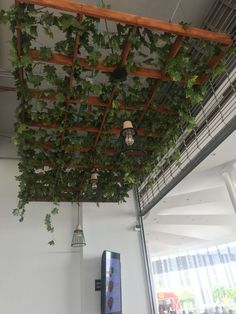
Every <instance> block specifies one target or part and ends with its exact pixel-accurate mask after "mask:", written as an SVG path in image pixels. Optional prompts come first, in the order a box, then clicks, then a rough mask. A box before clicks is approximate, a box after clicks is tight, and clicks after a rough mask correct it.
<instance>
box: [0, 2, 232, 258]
mask: <svg viewBox="0 0 236 314" xmlns="http://www.w3.org/2000/svg"><path fill="white" fill-rule="evenodd" d="M178 2H179V1H178V0H158V1H153V0H148V1H146V0H133V1H127V0H120V1H115V0H112V1H109V3H111V5H112V8H114V9H117V10H122V11H126V12H129V13H134V14H140V15H144V16H149V17H153V18H158V19H164V20H170V19H171V17H172V21H174V22H180V21H184V22H191V23H192V25H194V26H199V25H200V24H201V22H202V20H203V18H204V16H205V14H206V12H207V11H208V8H209V7H210V6H211V5H212V4H213V3H214V0H198V1H193V0H182V1H181V2H180V4H181V5H179V6H178ZM13 3H14V1H9V0H1V2H0V9H2V8H7V7H8V6H9V5H10V4H13ZM86 3H92V4H96V3H97V1H86ZM106 3H108V1H106ZM0 38H1V47H0V70H1V69H3V70H6V72H2V71H1V72H0V85H7V86H13V85H14V82H13V79H12V77H11V75H10V74H9V71H10V70H11V68H10V63H9V61H8V57H9V38H10V33H9V32H8V31H7V30H6V27H2V26H1V27H0ZM16 103H17V100H16V96H15V93H13V92H4V93H3V92H2V93H1V99H0V158H17V155H16V151H15V147H14V145H13V144H11V141H10V138H9V137H11V136H12V134H13V130H14V121H15V108H16ZM235 142H236V133H234V134H232V135H231V137H230V138H228V139H227V140H226V141H225V142H224V143H223V144H222V145H221V146H220V147H218V148H217V149H216V150H215V152H214V153H212V154H211V155H210V156H209V157H208V158H207V159H206V160H205V161H204V162H202V163H201V164H200V165H199V166H198V168H197V169H195V170H194V171H193V172H192V173H191V174H190V175H189V176H188V177H187V178H185V179H184V180H183V181H182V182H181V183H180V184H179V185H178V186H177V187H176V188H175V189H173V190H172V191H171V192H170V193H169V194H168V195H167V196H166V197H165V198H164V199H163V200H162V201H161V202H160V203H159V204H157V205H156V206H155V207H154V208H153V210H152V211H151V213H150V214H149V215H148V216H147V217H146V219H145V230H146V235H147V240H148V243H149V247H150V252H151V255H152V256H158V255H166V254H172V253H174V252H177V251H178V252H179V251H183V250H187V249H192V248H193V247H195V248H198V247H202V246H211V245H212V244H215V243H220V242H225V241H227V240H231V239H235V238H236V233H235V231H234V230H236V228H235V227H236V216H235V213H234V210H233V207H232V204H231V202H230V199H229V196H228V194H227V190H226V188H225V185H224V182H223V180H222V177H221V173H222V171H223V169H224V168H227V167H229V168H230V167H231V165H232V162H233V161H235V156H236V148H235Z"/></svg>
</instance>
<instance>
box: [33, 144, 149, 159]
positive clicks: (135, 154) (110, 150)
mask: <svg viewBox="0 0 236 314" xmlns="http://www.w3.org/2000/svg"><path fill="white" fill-rule="evenodd" d="M31 145H35V146H36V147H39V148H42V149H44V150H49V151H50V150H53V144H52V143H49V142H46V143H43V142H39V141H36V142H34V143H31ZM92 149H93V147H92V146H87V147H83V146H82V147H74V146H65V147H64V151H65V152H80V153H88V152H90V151H91V150H92ZM102 153H103V154H104V155H105V156H109V157H112V156H116V155H117V154H119V152H118V151H117V150H116V149H114V148H104V149H103V150H102ZM147 153H148V154H149V153H151V151H148V152H146V154H147ZM126 154H127V155H129V156H132V157H143V155H144V153H143V152H142V151H138V150H137V151H135V150H134V151H132V150H130V151H126Z"/></svg>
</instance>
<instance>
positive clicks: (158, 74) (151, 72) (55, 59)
mask: <svg viewBox="0 0 236 314" xmlns="http://www.w3.org/2000/svg"><path fill="white" fill-rule="evenodd" d="M173 49H174V48H173ZM30 55H31V58H32V59H33V60H34V61H40V62H41V61H42V62H45V63H53V64H59V65H68V66H71V64H72V58H71V57H68V56H64V55H60V54H56V53H53V54H52V57H51V58H50V59H48V60H47V61H45V60H42V59H41V58H40V56H39V51H38V50H35V49H32V50H30ZM78 60H79V62H80V64H81V66H82V67H83V68H84V69H87V70H96V71H101V72H109V73H111V72H113V71H114V70H115V69H116V68H117V66H118V65H115V66H106V65H102V64H98V65H95V66H92V65H90V64H89V63H88V62H87V60H86V59H84V58H79V59H78ZM128 75H130V76H138V77H148V78H153V79H157V80H162V81H172V79H171V77H170V76H169V75H167V74H165V73H164V71H161V70H156V69H150V68H144V67H138V68H137V69H136V70H133V71H130V72H128Z"/></svg>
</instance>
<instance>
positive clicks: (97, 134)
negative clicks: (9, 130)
mask: <svg viewBox="0 0 236 314" xmlns="http://www.w3.org/2000/svg"><path fill="white" fill-rule="evenodd" d="M22 3H24V4H34V5H37V6H42V7H46V8H52V9H56V10H60V11H63V12H65V11H66V12H69V13H72V14H76V16H77V18H78V21H79V22H80V23H82V21H83V19H84V18H86V17H93V18H97V19H99V20H103V19H105V20H106V21H113V22H115V23H122V24H125V25H128V26H132V28H130V32H129V35H130V33H132V32H133V33H136V32H137V30H138V29H144V28H147V29H150V30H152V31H157V32H164V33H169V34H173V35H174V36H175V38H174V40H173V43H172V44H171V46H170V49H169V51H168V54H167V55H166V62H168V61H169V60H171V59H174V58H175V57H176V56H177V55H178V53H179V51H180V50H181V48H182V47H183V44H184V41H185V39H186V38H193V39H197V40H203V41H210V42H215V43H219V44H220V45H222V47H223V49H221V50H220V51H219V53H217V54H215V55H214V56H212V57H211V58H210V59H209V60H208V62H207V64H206V66H207V68H208V69H214V68H215V67H216V66H217V65H218V64H219V62H220V61H221V60H222V58H223V57H224V54H225V53H226V52H227V50H228V49H229V47H230V46H231V44H232V40H231V38H230V36H229V35H227V34H222V33H214V32H211V31H207V30H202V29H198V28H192V27H190V28H185V27H184V26H182V25H179V24H173V23H168V22H164V21H159V20H154V19H151V18H145V17H141V16H135V15H131V14H127V13H122V12H117V11H114V10H111V9H106V8H98V7H95V6H91V5H87V4H81V3H76V2H71V1H65V0H64V1H63V0H60V1H52V0H26V1H19V0H16V5H20V4H22ZM128 38H129V36H128V37H127V40H126V41H125V43H124V46H123V48H122V53H121V56H120V62H119V64H116V65H113V66H107V65H104V64H100V63H99V64H96V65H91V63H89V62H88V60H87V59H86V58H84V57H81V56H80V55H79V51H80V44H81V42H80V33H79V32H78V33H77V34H76V37H75V42H74V53H73V55H70V56H68V55H62V54H58V53H53V54H52V56H51V57H50V59H48V60H47V61H45V60H42V59H41V58H40V52H39V50H37V49H33V48H32V49H31V50H30V56H31V58H32V59H33V60H34V62H42V63H46V64H50V63H51V64H55V65H58V66H69V67H71V75H70V76H69V77H67V78H66V79H67V81H68V90H67V95H70V92H71V91H72V89H73V83H74V76H73V72H74V68H75V65H76V62H78V61H79V63H80V65H81V67H82V68H83V69H84V70H86V71H92V72H93V71H98V72H106V73H112V72H113V71H114V70H115V69H116V68H117V67H118V66H125V64H126V61H127V59H128V57H129V53H130V52H131V50H132V42H131V41H130V40H129V39H128ZM21 41H22V35H21V26H20V24H18V27H17V53H18V57H19V58H20V57H21V55H22V48H21ZM128 76H129V77H140V78H142V79H152V86H151V88H150V90H149V92H148V94H149V95H148V97H147V98H146V99H143V102H142V103H141V104H128V105H127V104H126V103H125V101H124V100H119V101H118V103H119V108H118V109H119V110H122V111H130V112H132V114H133V119H131V120H132V121H133V122H134V124H135V127H136V128H137V137H138V138H140V139H142V138H143V139H144V140H146V141H148V140H149V139H150V140H151V141H154V142H155V141H159V140H160V136H159V134H158V133H156V132H148V133H147V132H146V125H145V119H146V117H148V119H150V116H151V115H153V118H154V119H155V118H156V117H157V115H159V116H160V119H161V115H164V116H166V115H170V116H175V115H176V112H174V111H173V110H170V109H169V108H168V107H167V106H165V104H160V105H159V106H158V107H153V106H152V105H153V101H154V100H155V97H156V95H157V93H158V91H159V88H160V82H164V83H163V84H165V82H169V81H171V80H172V79H171V77H170V76H169V75H167V74H166V73H165V71H164V68H163V69H156V68H150V67H149V68H148V67H143V66H142V67H137V68H136V69H134V70H131V71H129V72H128ZM207 79H208V76H207V75H206V73H202V74H199V75H198V77H197V80H196V85H203V84H204V83H205V82H206V81H207ZM19 80H20V82H21V84H22V86H23V85H24V82H25V74H24V70H23V68H20V69H19ZM177 84H178V83H177ZM180 84H182V85H183V84H184V82H180ZM29 91H30V93H31V96H32V98H35V99H43V100H45V101H47V102H53V101H55V99H56V91H55V95H52V93H50V95H48V93H47V90H44V89H35V88H29ZM117 93H118V87H117V85H116V84H113V86H112V88H111V90H110V95H108V98H107V100H106V101H102V100H101V99H100V97H99V96H94V95H88V96H87V98H86V99H84V98H83V99H81V98H70V97H67V96H66V97H65V98H66V99H65V102H64V104H65V106H68V105H79V104H87V105H88V110H89V111H91V110H92V109H91V108H98V110H102V115H101V119H100V120H99V121H96V124H97V125H96V126H95V125H86V124H83V125H81V124H75V125H71V123H70V122H71V121H68V117H67V114H65V116H64V119H63V122H62V124H63V125H62V127H63V130H62V132H61V135H60V136H61V139H60V144H61V149H62V151H64V153H65V154H66V153H67V152H68V153H69V152H70V153H71V152H74V153H75V156H77V155H76V154H77V153H78V152H79V153H81V154H90V157H89V158H88V159H89V162H88V163H87V164H78V163H70V164H66V165H64V166H65V168H68V169H81V170H82V171H87V172H88V173H89V174H90V173H91V171H93V170H94V169H97V170H105V176H107V175H108V174H109V173H112V172H113V171H114V169H117V168H118V167H119V157H117V156H119V153H120V144H119V145H116V144H115V145H114V146H113V147H106V148H104V149H103V154H104V155H106V156H108V157H109V158H111V159H110V162H105V163H104V164H100V163H97V162H96V160H93V161H92V162H91V153H93V154H94V151H96V150H97V149H98V150H99V149H100V147H99V145H100V142H101V141H102V139H103V137H107V136H112V137H115V139H117V138H118V137H119V134H120V132H121V130H122V129H121V128H122V125H120V127H119V126H117V125H113V126H111V127H110V126H109V123H108V122H109V121H108V120H109V113H110V111H111V110H112V106H113V101H114V100H115V99H116V97H117ZM21 97H22V99H21V105H22V106H23V105H24V99H23V97H24V96H23V95H22V96H21ZM183 101H185V100H184V99H183ZM22 113H23V115H25V114H26V112H25V110H24V109H23V110H22ZM148 119H147V123H148ZM173 121H174V120H173ZM157 123H158V121H157ZM107 125H108V126H107ZM60 127H61V125H58V124H57V123H50V124H44V123H41V122H37V123H35V122H34V123H31V124H30V128H32V129H36V130H37V129H39V130H40V129H47V130H56V129H58V128H60ZM66 131H73V132H82V133H83V134H84V135H85V136H87V134H88V135H91V134H92V137H91V138H92V139H93V141H92V144H91V145H90V146H80V147H77V148H76V149H75V148H73V147H70V146H67V145H66V143H65V132H66ZM115 143H118V142H116V141H115ZM139 144H140V145H143V143H139V140H137V145H139ZM34 145H35V147H36V148H37V149H38V148H39V149H42V150H44V151H45V150H46V151H47V150H49V151H50V150H53V143H52V142H40V141H36V142H35V143H34ZM146 153H147V154H145V158H144V156H143V154H142V153H141V154H140V151H139V149H137V150H135V149H134V150H133V151H130V152H129V154H128V156H129V157H130V158H143V159H142V160H143V161H142V162H141V164H142V163H143V165H141V166H140V163H139V164H138V166H137V165H136V164H135V163H134V172H135V171H137V172H138V171H139V170H140V169H142V167H145V160H146V158H152V157H151V153H150V155H149V152H148V151H147V152H146ZM112 158H113V159H112ZM45 166H46V167H49V168H53V167H54V164H53V163H44V164H41V165H38V164H35V169H43V168H44V167H45ZM137 168H138V169H137ZM40 175H41V173H37V176H36V177H37V178H38V177H40ZM42 176H43V172H42ZM88 177H89V176H88ZM119 180H120V182H121V184H122V180H123V178H122V177H119ZM127 187H128V186H127ZM67 189H69V188H64V190H63V193H64V194H63V196H62V199H61V200H71V199H70V198H67V196H66V195H67ZM114 194H115V191H114ZM32 200H46V201H47V200H52V199H51V198H50V196H47V195H46V194H44V195H43V196H42V197H40V196H32ZM80 200H83V201H90V200H95V198H94V196H93V197H92V198H91V197H89V196H87V195H85V196H84V198H83V197H82V198H81V195H80ZM96 200H97V201H113V200H115V201H117V198H116V197H115V196H114V199H112V198H110V199H106V198H104V197H101V196H100V197H99V199H96Z"/></svg>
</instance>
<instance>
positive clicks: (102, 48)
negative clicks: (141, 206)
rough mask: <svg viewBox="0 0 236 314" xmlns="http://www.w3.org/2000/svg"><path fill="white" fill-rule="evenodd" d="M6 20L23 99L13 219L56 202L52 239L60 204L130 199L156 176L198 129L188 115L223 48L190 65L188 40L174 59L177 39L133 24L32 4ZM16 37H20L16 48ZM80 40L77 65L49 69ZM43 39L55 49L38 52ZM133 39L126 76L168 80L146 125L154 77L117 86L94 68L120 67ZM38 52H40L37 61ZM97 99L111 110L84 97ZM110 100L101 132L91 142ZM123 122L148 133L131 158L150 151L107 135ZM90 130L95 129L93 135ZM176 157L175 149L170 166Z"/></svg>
mask: <svg viewBox="0 0 236 314" xmlns="http://www.w3.org/2000/svg"><path fill="white" fill-rule="evenodd" d="M0 23H8V24H9V27H10V29H11V31H12V33H13V37H12V50H11V53H10V59H11V62H12V67H13V74H14V76H15V86H16V92H17V96H18V100H19V106H18V108H17V112H16V116H17V121H16V124H15V142H16V145H17V148H18V155H19V156H20V158H21V161H20V163H19V171H20V175H19V176H18V178H17V180H18V181H19V188H20V191H19V195H18V196H19V203H18V206H17V208H16V209H14V211H13V214H14V215H16V216H19V219H20V221H23V219H24V214H25V206H26V204H28V203H29V202H30V201H51V202H54V203H55V204H56V205H55V206H56V207H54V208H53V209H52V211H51V212H50V213H48V214H47V215H46V217H45V221H44V223H45V225H46V228H47V230H48V231H49V232H53V230H54V227H53V225H52V218H53V216H54V215H56V214H58V212H59V210H58V207H57V203H58V202H60V201H68V202H78V201H91V202H106V201H110V202H122V201H125V198H126V197H127V196H128V191H129V190H130V189H131V188H132V187H133V186H134V185H136V184H139V183H140V182H142V180H143V179H144V178H145V177H146V176H147V175H148V174H149V173H150V172H151V170H152V169H153V167H154V165H155V163H156V160H157V159H158V158H159V159H160V158H161V157H162V156H163V155H164V154H165V153H166V151H167V150H168V149H169V148H170V145H174V144H173V143H175V141H176V139H177V138H178V137H179V136H180V134H181V132H182V130H183V129H188V130H189V131H190V130H191V129H192V128H193V127H194V126H195V123H194V118H193V117H192V116H191V110H192V109H193V107H194V106H195V105H196V104H197V103H199V102H200V101H201V100H202V99H203V97H204V93H205V88H206V87H205V86H204V85H198V84H197V80H198V77H199V76H200V75H201V74H202V73H203V74H204V73H205V74H207V75H208V76H211V75H213V73H214V71H217V69H214V71H213V70H212V71H207V72H206V63H207V62H208V60H209V58H210V57H211V56H213V55H214V54H215V53H217V52H219V51H220V49H221V47H220V45H217V44H212V43H206V42H203V45H204V51H205V52H206V53H205V54H204V55H202V56H201V58H198V59H194V58H192V54H191V49H192V46H191V42H190V41H189V40H188V39H185V40H184V42H183V45H182V48H181V49H180V51H179V52H178V54H177V56H176V57H175V58H170V59H168V58H167V56H168V54H169V52H170V49H171V46H172V45H173V42H174V40H175V35H173V34H167V33H162V32H154V31H151V30H150V29H147V28H139V29H137V31H136V32H133V31H132V27H131V26H128V25H123V24H119V23H118V24H116V30H113V31H111V32H109V31H108V29H106V31H104V29H103V28H102V27H100V25H99V19H97V18H92V17H84V18H83V19H82V20H80V19H79V18H78V17H77V16H74V15H72V14H68V13H66V14H65V13H59V14H55V13H54V12H53V11H51V10H48V9H47V8H45V7H35V6H33V5H29V4H20V5H17V6H13V7H11V8H10V9H9V10H8V11H1V13H0ZM106 27H107V24H106ZM186 27H187V26H186ZM17 30H20V31H21V39H20V51H19V34H17ZM42 34H44V35H42ZM77 35H79V40H80V45H79V47H78V57H77V58H76V60H74V63H73V64H71V63H70V64H65V63H62V64H60V62H59V64H57V65H55V64H52V62H51V61H50V60H51V58H52V57H53V56H54V54H55V53H56V54H59V55H62V56H63V58H66V57H67V58H68V57H69V58H70V59H69V60H72V59H73V56H74V53H75V41H76V36H77ZM17 36H18V39H17ZM42 36H47V37H48V39H49V40H47V42H49V43H50V45H40V46H39V42H42V41H44V37H43V38H41V39H40V37H42ZM55 38H60V40H59V41H57V40H56V39H55ZM17 40H18V41H17ZM127 41H129V42H130V43H131V49H130V52H129V55H128V57H127V60H126V62H125V64H124V67H125V68H126V70H127V71H128V72H132V71H136V70H137V69H139V68H142V67H145V68H151V69H157V70H162V71H164V73H165V75H166V77H168V80H163V81H161V80H160V81H159V82H158V85H157V92H156V95H155V97H153V99H152V100H151V103H150V106H149V108H150V110H146V112H145V114H144V116H143V119H142V122H141V123H140V115H141V114H142V112H143V111H144V109H145V108H146V106H147V100H148V99H149V97H150V93H151V90H152V88H153V86H154V85H155V84H156V80H155V79H153V78H141V77H137V76H135V75H133V76H130V77H129V78H128V79H127V80H125V81H117V80H115V79H114V78H113V77H112V75H111V74H110V73H109V72H108V73H102V74H101V71H98V70H96V69H94V67H96V66H108V67H111V66H118V65H119V64H120V61H121V59H120V58H121V55H122V49H123V47H124V45H125V43H126V42H127ZM36 47H38V50H37V51H36V50H35V49H36ZM32 49H33V51H34V53H35V52H37V53H38V58H37V59H36V60H33V59H34V58H32ZM79 57H80V58H79ZM63 60H64V59H63ZM84 63H86V64H87V66H86V67H85V66H84ZM22 73H23V75H24V79H23V80H22V77H21V76H22ZM70 80H73V83H72V84H71V83H70ZM171 80H172V82H170V81H171ZM114 88H115V92H114V97H113V99H111V94H112V91H113V90H114ZM94 96H96V97H97V98H96V99H97V102H98V103H105V106H104V105H100V106H90V104H89V101H88V99H89V97H94ZM78 99H79V100H78ZM109 102H110V109H109V111H108V112H107V115H106V123H105V124H104V127H103V129H102V130H101V131H102V132H103V133H101V136H100V139H99V141H98V143H97V145H95V143H96V136H97V133H98V132H100V131H99V128H100V126H101V124H102V121H103V119H104V112H105V110H106V108H107V105H109ZM125 120H131V121H132V123H133V125H134V126H135V127H136V128H138V129H142V130H144V131H142V132H143V134H142V136H139V135H138V136H137V137H136V141H135V145H134V148H133V152H134V151H136V152H140V151H141V152H144V153H143V154H142V153H141V154H140V155H139V156H135V155H132V151H129V152H128V151H127V147H125V144H124V141H123V138H122V137H119V136H117V134H115V133H114V134H113V133H112V134H109V130H111V129H112V128H113V129H114V128H120V129H121V128H122V124H123V122H124V121H125ZM80 126H82V127H80ZM94 128H95V129H96V130H98V131H95V133H93V132H90V131H89V130H90V129H93V130H94ZM96 132H97V133H96ZM154 135H155V136H154ZM134 156H135V157H134ZM178 156H179V154H178V153H177V152H176V156H175V157H174V159H175V160H176V159H178ZM92 171H97V172H98V189H97V190H93V189H92V188H91V180H90V178H91V172H92ZM53 244H54V241H50V245H53Z"/></svg>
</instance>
